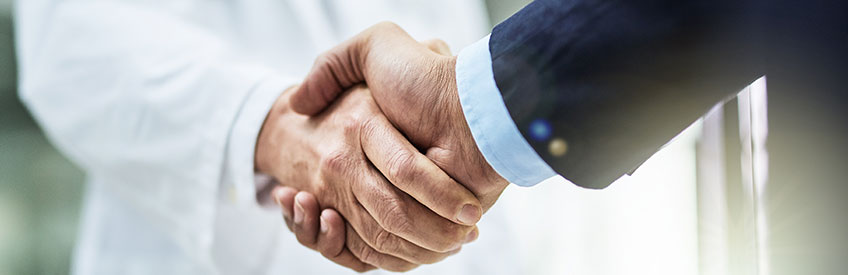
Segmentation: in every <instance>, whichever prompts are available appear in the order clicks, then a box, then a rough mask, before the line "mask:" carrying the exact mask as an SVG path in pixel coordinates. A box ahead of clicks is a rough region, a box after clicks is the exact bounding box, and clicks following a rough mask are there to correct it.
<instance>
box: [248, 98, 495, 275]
mask: <svg viewBox="0 0 848 275" xmlns="http://www.w3.org/2000/svg"><path fill="white" fill-rule="evenodd" d="M295 89H296V88H295ZM291 94H292V92H291V91H287V92H284V93H283V94H282V95H281V96H280V97H279V98H278V99H277V101H276V102H275V103H274V105H273V107H272V109H271V111H270V112H269V114H268V117H267V118H266V120H265V122H264V124H263V127H262V130H261V131H260V134H259V138H258V140H257V148H256V157H255V158H256V159H255V161H256V167H257V169H258V170H259V171H260V172H263V173H266V174H269V175H272V176H274V177H275V178H276V179H277V181H279V182H280V183H281V184H282V185H283V186H286V187H290V188H292V189H293V190H297V191H304V192H306V194H305V195H300V196H297V195H295V197H296V198H300V199H297V200H295V201H296V202H300V204H294V206H295V207H294V210H296V211H292V216H293V217H298V218H297V219H295V220H300V221H301V222H300V223H296V224H300V226H299V227H298V226H295V227H293V228H294V229H297V232H295V233H296V235H298V240H300V241H301V243H304V245H307V247H314V249H317V250H319V251H322V252H324V251H326V252H327V254H326V255H325V257H327V258H329V259H331V260H333V261H336V262H340V263H342V264H343V265H345V266H348V267H350V268H352V269H354V270H357V271H363V270H368V269H369V268H371V267H372V266H373V267H379V268H383V269H387V270H390V271H407V270H410V269H412V268H415V267H417V266H418V265H419V264H429V263H434V262H437V261H440V260H442V259H444V258H445V257H446V256H448V255H450V253H452V252H455V251H456V250H458V249H459V247H460V246H461V245H462V244H463V243H464V241H466V240H467V239H468V238H469V236H476V234H477V232H476V229H475V226H474V225H473V224H474V223H476V222H477V220H479V216H480V215H481V214H482V208H481V204H480V202H479V201H478V200H477V199H476V197H475V196H474V194H473V193H472V192H471V191H469V190H468V189H466V188H464V187H463V186H462V185H460V184H458V183H457V182H456V181H454V180H453V179H452V178H451V177H450V176H448V174H446V173H445V172H444V171H442V170H441V169H440V168H439V166H437V164H436V163H434V162H433V161H431V159H429V158H427V157H425V156H424V155H423V154H421V153H420V152H419V151H418V149H417V148H415V147H414V146H413V145H412V144H410V143H409V142H408V141H407V139H406V138H405V137H404V136H403V135H402V134H401V133H400V132H398V131H397V130H396V129H395V128H394V127H393V126H392V124H391V123H389V121H388V120H387V119H386V118H385V117H384V116H383V114H382V113H381V112H380V109H379V107H378V106H377V104H376V102H374V100H373V98H372V97H371V94H370V91H369V90H368V89H367V88H365V87H364V86H355V87H352V88H351V89H349V90H348V91H346V92H344V93H341V94H340V95H339V97H338V100H336V101H335V102H334V103H333V104H332V105H331V106H329V107H328V108H327V109H326V110H325V111H324V112H322V113H321V114H318V115H315V116H311V117H309V116H305V115H302V114H297V113H295V112H293V111H292V110H291V108H289V106H290V104H291V102H290V95H291ZM278 192H282V191H278ZM275 194H276V193H275ZM301 197H302V198H301ZM280 201H281V202H283V200H282V198H281V200H280ZM318 202H320V204H318ZM419 202H420V203H419ZM425 205H426V206H425ZM297 206H300V207H297ZM468 207H471V210H472V213H471V214H470V215H468V213H467V211H466V212H465V213H464V214H466V215H464V217H465V218H464V219H462V218H460V217H463V210H465V209H468ZM324 208H327V209H335V211H338V213H335V214H341V216H343V217H344V220H346V223H345V226H344V230H342V229H341V228H339V227H336V226H335V225H337V224H338V223H340V221H341V220H342V219H341V216H338V215H335V216H334V215H333V214H334V213H328V214H327V216H326V217H324V215H323V214H321V216H320V217H324V218H325V220H327V222H328V225H329V226H330V227H329V228H330V230H329V231H328V233H327V234H328V235H329V234H330V233H329V232H332V234H333V237H331V238H330V239H331V240H335V239H337V238H338V236H341V232H344V234H343V236H344V239H345V246H344V248H343V249H341V250H339V249H338V246H337V244H336V243H334V242H331V241H327V242H321V241H320V240H321V238H320V234H319V235H317V236H319V237H314V236H315V235H314V232H316V230H315V229H316V227H315V225H316V224H320V222H316V220H318V221H320V218H318V219H316V218H315V217H316V216H317V215H315V213H316V212H317V209H324ZM298 209H299V210H298ZM301 210H302V211H301ZM298 211H300V212H303V213H301V214H303V215H300V216H298V215H294V214H295V213H298ZM331 211H332V210H331ZM324 212H326V211H324ZM333 212H334V211H333ZM469 217H470V218H469ZM300 218H302V219H300ZM319 227H320V226H319ZM293 231H295V230H293ZM298 232H303V233H302V234H298ZM307 233H308V234H307ZM328 238H329V237H328ZM472 239H473V238H472ZM319 245H333V246H331V247H323V248H322V247H321V246H319ZM328 255H329V256H328ZM351 256H352V257H351ZM354 259H356V260H358V261H359V262H357V261H355V260H354Z"/></svg>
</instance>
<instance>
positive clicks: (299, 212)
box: [294, 200, 304, 224]
mask: <svg viewBox="0 0 848 275" xmlns="http://www.w3.org/2000/svg"><path fill="white" fill-rule="evenodd" d="M303 212H304V210H303V206H301V205H300V202H299V201H298V200H294V223H296V224H300V223H302V222H303Z"/></svg>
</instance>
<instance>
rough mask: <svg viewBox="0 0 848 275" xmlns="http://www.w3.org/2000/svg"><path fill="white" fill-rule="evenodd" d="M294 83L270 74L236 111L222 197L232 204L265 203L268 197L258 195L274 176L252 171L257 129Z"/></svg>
mask: <svg viewBox="0 0 848 275" xmlns="http://www.w3.org/2000/svg"><path fill="white" fill-rule="evenodd" d="M296 84H297V81H295V80H294V79H286V78H282V77H279V76H269V77H267V78H265V79H264V80H263V81H261V82H260V83H259V84H258V85H257V86H256V87H255V88H254V89H253V91H251V92H250V93H249V94H248V96H247V98H246V99H245V101H244V103H243V104H242V106H241V109H240V110H239V113H238V116H237V117H236V119H235V122H234V123H233V126H232V128H231V130H230V136H229V139H228V142H227V152H226V158H225V161H224V172H223V173H224V177H223V179H224V185H225V186H224V187H225V189H224V190H225V192H226V193H225V194H224V197H225V198H224V199H225V200H228V201H229V202H231V203H235V204H240V205H245V204H250V205H256V204H257V202H259V203H261V204H262V205H267V204H268V200H267V198H261V196H260V195H261V194H265V193H267V192H264V191H267V190H268V188H269V187H271V185H273V184H274V181H273V179H270V177H268V176H265V175H260V174H258V173H256V172H255V170H254V169H255V168H254V165H253V164H254V153H255V150H256V139H257V138H258V137H259V130H260V129H262V124H263V123H264V122H265V117H267V115H268V112H269V111H270V110H271V107H272V106H273V105H274V102H276V101H277V98H278V97H279V96H280V94H282V93H283V91H285V90H286V89H288V88H289V87H292V86H294V85H296Z"/></svg>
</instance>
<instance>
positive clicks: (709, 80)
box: [489, 0, 762, 188]
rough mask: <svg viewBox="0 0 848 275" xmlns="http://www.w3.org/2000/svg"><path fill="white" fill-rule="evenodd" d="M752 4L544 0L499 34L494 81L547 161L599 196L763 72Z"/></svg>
mask: <svg viewBox="0 0 848 275" xmlns="http://www.w3.org/2000/svg"><path fill="white" fill-rule="evenodd" d="M746 5H747V4H745V2H744V1H724V0H715V1H679V0H674V1H625V0H621V1H615V0H604V1H600V0H598V1H592V0H565V1H556V0H537V1H535V2H533V3H531V4H529V5H528V6H526V7H525V8H524V9H522V10H521V11H519V12H518V13H516V14H515V15H513V16H512V17H510V18H509V19H507V20H506V21H504V22H503V23H501V24H499V25H498V26H496V27H495V29H494V30H493V31H492V35H491V38H490V40H489V50H490V52H491V58H492V71H493V73H494V77H495V82H496V84H497V87H498V89H499V90H500V91H501V94H502V96H503V98H504V103H505V104H506V107H507V109H508V110H509V113H510V116H512V118H513V120H514V121H515V123H516V125H517V126H518V128H519V131H520V132H521V133H522V135H523V136H524V137H525V138H526V139H527V141H528V142H529V143H530V145H531V146H532V147H533V148H534V149H535V150H536V152H537V153H538V154H539V155H540V156H541V157H542V159H544V160H545V162H547V163H548V164H549V165H550V166H551V167H552V168H553V169H554V170H555V171H556V172H557V173H559V174H561V175H562V176H564V177H565V178H567V179H568V180H570V181H571V182H573V183H575V184H577V185H580V186H583V187H588V188H603V187H606V186H607V185H609V184H610V183H611V182H613V181H614V180H616V179H617V178H619V177H621V176H622V175H624V174H627V173H629V172H631V171H632V170H634V169H635V168H637V167H638V166H639V165H640V164H641V163H642V162H644V161H645V160H646V159H647V158H649V157H650V156H651V155H653V154H654V153H655V152H656V151H658V150H659V148H660V147H661V146H662V145H664V144H665V143H666V142H668V141H669V140H670V139H671V138H673V137H674V136H675V135H676V134H678V133H679V132H681V131H682V130H683V129H685V128H686V127H687V126H688V125H690V124H691V123H692V122H694V121H695V120H697V119H698V118H699V117H700V116H701V115H703V114H704V113H705V112H706V111H707V110H709V108H710V107H712V106H714V105H715V104H717V103H719V102H720V101H722V99H725V98H728V97H730V96H731V95H734V94H735V93H736V92H738V91H739V90H741V89H742V88H743V87H745V86H746V85H747V84H749V83H750V82H752V81H753V80H755V79H756V78H757V77H759V76H761V75H762V68H761V65H760V64H761V63H762V60H760V57H759V55H758V47H757V45H758V43H757V41H758V39H759V37H757V35H756V34H757V33H758V32H757V28H758V24H757V22H756V19H755V18H756V14H754V13H752V12H750V11H751V10H753V9H751V8H750V7H749V6H746ZM552 142H556V143H558V144H555V145H552V144H551V143H552ZM562 145H566V146H564V148H566V150H562V149H563V146H562ZM552 146H554V147H559V148H556V149H555V150H553V151H554V152H552V150H551V149H552V148H551V147H552ZM563 152H564V153H563Z"/></svg>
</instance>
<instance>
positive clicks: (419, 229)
mask: <svg viewBox="0 0 848 275" xmlns="http://www.w3.org/2000/svg"><path fill="white" fill-rule="evenodd" d="M369 168H370V169H369V170H368V171H367V172H368V173H370V176H366V175H363V176H362V179H361V180H359V181H356V182H366V181H374V182H376V183H374V184H370V185H359V184H356V185H355V187H354V190H353V195H354V199H356V201H357V202H358V203H355V204H354V205H355V206H356V207H355V208H358V212H349V213H351V214H350V215H346V216H347V217H348V219H347V220H348V221H349V222H348V224H350V225H351V226H352V227H353V228H354V230H356V232H357V234H358V236H360V238H361V239H362V240H363V241H364V242H365V243H366V244H367V245H368V246H369V247H371V248H373V249H374V250H375V251H377V252H379V253H382V254H387V255H392V256H394V257H397V258H401V259H403V260H405V261H408V262H411V263H416V264H431V263H435V262H438V261H441V260H442V259H444V258H445V257H447V255H448V254H447V252H450V251H451V250H454V249H456V248H458V247H459V246H460V245H462V240H464V238H465V235H466V234H467V232H469V231H471V230H472V228H470V227H468V226H463V225H459V224H456V223H453V222H451V221H449V220H446V219H444V218H442V217H439V216H438V215H436V214H435V213H433V212H432V211H430V210H428V209H426V208H424V207H423V206H421V205H420V204H419V203H418V202H415V200H414V199H412V198H411V197H409V196H407V195H405V194H403V193H402V192H400V191H398V190H397V189H395V188H394V187H392V186H391V184H389V183H388V182H386V180H385V179H384V178H382V176H381V175H380V174H379V172H378V171H377V170H376V169H375V168H373V167H369ZM366 200H367V201H368V202H367V203H365V204H367V205H369V206H370V207H371V208H372V210H369V209H367V208H368V206H365V205H364V204H363V203H362V201H366ZM348 210H349V211H352V210H355V209H348ZM375 217H379V220H378V219H376V218H375ZM396 232H397V233H396ZM419 243H420V244H419ZM372 264H373V263H372Z"/></svg>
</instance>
